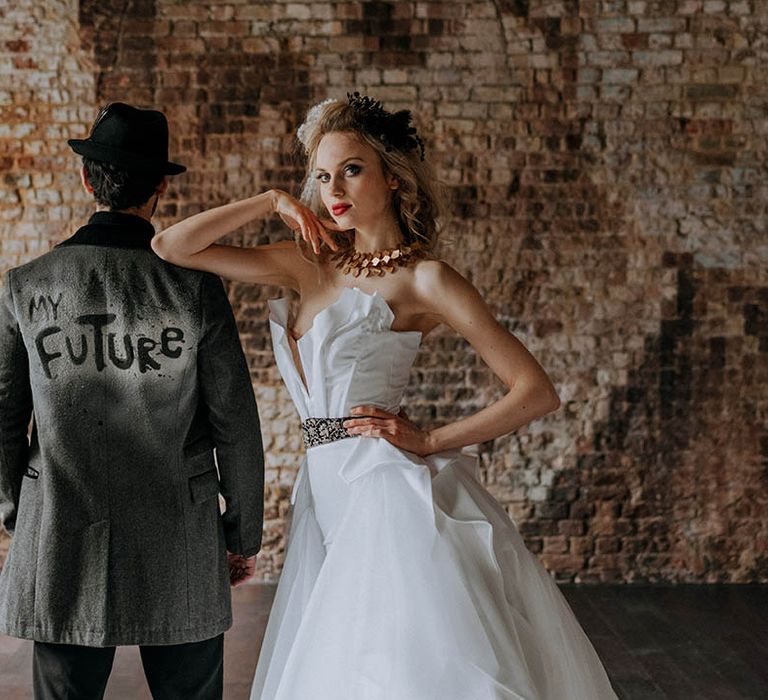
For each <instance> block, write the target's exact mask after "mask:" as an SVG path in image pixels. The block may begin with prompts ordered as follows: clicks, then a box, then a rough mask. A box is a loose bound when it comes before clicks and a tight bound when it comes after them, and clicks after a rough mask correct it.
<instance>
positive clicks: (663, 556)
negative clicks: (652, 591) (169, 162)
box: [0, 0, 768, 582]
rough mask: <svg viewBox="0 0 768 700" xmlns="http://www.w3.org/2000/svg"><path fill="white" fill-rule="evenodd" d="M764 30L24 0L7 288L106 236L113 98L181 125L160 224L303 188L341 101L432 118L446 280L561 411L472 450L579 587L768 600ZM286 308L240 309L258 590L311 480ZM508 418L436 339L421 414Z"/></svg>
mask: <svg viewBox="0 0 768 700" xmlns="http://www.w3.org/2000/svg"><path fill="white" fill-rule="evenodd" d="M767 31H768V3H763V2H759V1H758V0H738V1H736V0H657V1H651V0H647V1H646V0H626V1H625V0H614V1H608V0H605V1H598V0H580V1H579V2H576V1H575V0H571V1H569V0H563V1H562V2H544V1H543V0H496V1H495V2H488V1H480V0H477V1H475V2H473V1H466V2H458V1H457V2H339V3H330V2H295V3H291V2H288V3H284V2H259V3H253V2H251V3H247V2H235V1H234V0H232V1H230V2H226V1H225V2H221V3H218V2H216V3H214V2H170V1H168V0H140V1H136V2H124V1H120V2H117V1H116V0H112V1H111V2H104V1H103V0H101V1H100V2H95V0H82V1H81V2H80V3H76V2H74V0H72V1H60V2H51V1H50V0H49V1H48V2H45V3H33V2H31V1H28V0H23V1H19V0H16V1H15V2H14V3H13V9H9V8H5V6H3V7H2V8H0V37H2V38H1V39H0V109H2V114H3V120H2V123H0V163H2V166H3V170H4V188H3V190H2V195H0V226H2V229H0V233H1V235H0V244H1V245H2V265H3V268H5V269H7V268H8V267H10V266H12V265H16V264H19V263H21V262H23V261H24V260H27V259H30V258H32V257H35V256H36V255H38V254H40V253H41V252H42V251H43V250H45V249H47V247H48V246H49V245H50V244H51V243H53V242H56V241H57V240H59V239H60V238H63V237H64V236H65V235H68V233H69V232H71V230H72V228H73V227H74V226H75V225H76V223H77V222H79V221H81V220H82V219H83V218H84V217H85V216H86V214H87V212H88V201H87V199H86V198H85V197H84V195H83V194H82V193H81V192H80V191H79V189H78V188H79V185H78V180H77V175H76V166H77V159H76V157H75V156H74V155H71V154H70V152H69V150H68V148H67V147H66V144H65V140H66V138H68V137H70V136H73V135H80V134H83V133H85V132H86V131H87V127H88V125H89V123H90V121H91V119H92V117H93V115H94V114H95V110H96V108H97V107H98V106H99V105H100V104H101V103H103V102H105V101H107V100H111V99H121V100H125V101H128V102H134V103H136V104H139V105H142V106H150V105H152V106H158V107H160V108H162V109H164V110H165V111H166V113H167V114H168V116H169V118H170V121H171V126H172V130H173V140H172V147H171V150H172V154H173V156H174V157H175V158H177V159H178V160H180V161H181V162H183V163H185V164H187V165H189V166H190V169H189V171H188V172H187V173H185V174H184V175H182V176H180V177H178V178H176V179H174V180H173V183H172V187H171V189H170V191H169V195H168V197H167V199H166V201H165V203H164V204H163V206H162V208H161V210H160V219H159V221H158V225H159V226H160V227H162V226H163V225H166V224H167V223H169V222H171V221H174V220H177V219H178V218H179V217H181V216H185V215H188V214H190V213H194V212H196V211H199V210H200V209H201V208H204V207H210V206H214V205H217V204H220V203H224V202H227V201H230V200H233V199H237V198H240V197H244V196H247V195H250V194H253V193H256V192H259V191H261V190H263V189H265V188H268V187H275V186H277V187H282V188H284V189H289V190H292V191H296V189H297V183H298V180H299V178H300V175H301V168H300V162H299V160H298V159H297V158H296V156H295V154H294V151H293V144H292V135H293V133H294V131H295V128H296V126H297V125H298V123H299V122H300V120H301V118H302V115H303V113H304V112H305V110H306V108H307V107H308V106H310V105H311V104H313V103H314V102H316V101H318V100H320V99H323V98H325V97H327V96H329V95H332V96H343V95H344V93H345V92H346V91H347V90H348V89H352V88H358V89H361V90H363V91H366V92H368V93H369V94H371V95H373V96H374V97H375V98H377V99H381V100H383V101H384V102H385V104H386V106H387V107H390V108H393V109H394V108H402V107H405V108H411V109H413V110H414V111H415V113H416V114H417V116H418V117H419V119H420V122H421V125H422V128H421V131H422V133H423V135H424V136H425V138H426V141H427V144H428V147H429V152H430V154H431V156H432V157H433V158H434V159H435V161H436V163H437V166H438V170H439V173H440V175H441V177H442V178H443V179H444V181H445V182H446V183H447V184H448V185H449V189H450V193H451V197H452V201H453V211H452V218H451V220H450V222H449V226H448V234H447V236H446V238H448V239H450V241H449V243H450V245H446V246H445V248H444V256H445V258H446V259H447V260H448V261H449V262H451V263H452V264H453V265H454V266H456V267H457V268H458V269H459V270H460V271H461V272H463V273H464V274H465V275H467V276H468V277H469V278H470V279H471V280H472V281H473V283H474V284H475V285H476V286H477V287H478V288H479V289H480V291H481V292H482V294H483V295H484V297H485V298H486V299H487V300H488V302H489V304H490V305H491V307H492V309H493V311H494V312H495V313H496V314H497V316H498V318H499V319H500V320H501V321H502V323H504V324H505V325H506V326H507V327H508V328H509V329H510V330H511V331H513V332H514V333H516V334H517V335H518V337H519V338H520V339H521V340H522V341H523V342H524V343H525V344H526V346H527V347H528V348H529V349H530V350H531V352H533V353H534V355H535V356H536V357H537V359H539V361H540V362H541V363H542V365H543V366H544V367H545V368H546V369H547V371H548V372H549V373H550V374H551V376H552V378H553V380H554V381H555V384H556V386H557V388H558V390H559V393H560V396H561V398H562V399H563V407H562V408H561V410H560V411H558V412H556V413H555V414H552V415H550V416H548V417H546V418H544V419H542V420H539V421H535V422H534V423H533V424H531V425H530V426H528V427H527V428H524V429H521V430H519V431H517V432H516V433H515V434H514V435H510V436H507V437H504V438H500V439H498V440H495V441H492V442H490V443H487V444H484V445H481V446H480V455H481V460H482V473H483V479H484V481H485V483H486V484H487V485H488V488H489V489H490V490H491V491H492V493H493V494H494V495H495V496H496V497H497V498H499V500H500V501H501V502H502V503H503V504H504V505H505V507H506V508H507V510H508V511H509V513H510V514H511V515H512V517H514V518H515V520H516V521H517V523H518V525H519V527H520V529H521V532H522V533H523V535H524V536H525V538H526V541H527V543H528V545H529V546H530V548H531V549H532V550H533V551H535V552H537V553H538V554H539V555H540V556H541V558H542V560H543V561H544V563H545V564H546V565H547V567H548V568H549V569H550V570H551V571H553V573H555V574H556V575H557V577H558V579H561V580H569V579H570V580H580V581H614V580H625V581H638V580H647V581H659V580H669V581H739V582H746V581H766V580H768V557H767V556H766V551H767V547H766V545H767V544H768V524H767V523H768V517H766V516H768V496H767V495H766V494H767V493H768V491H766V486H768V471H767V470H768V434H767V433H766V429H765V425H766V415H767V414H766V409H767V402H766V398H765V397H766V396H768V362H767V358H768V267H767V266H766V261H767V260H768V243H767V242H766V241H767V239H766V231H765V221H766V205H765V202H766V200H767V198H766V194H767V193H768V191H767V189H766V170H765V162H766V145H765V144H766V135H768V126H767V125H766V120H765V117H764V114H765V106H766V96H767V92H768V88H766V85H768V80H767V79H768V70H766V66H768V55H766V54H768V50H767V43H766V36H767V35H768V34H767ZM285 235H286V234H285V231H284V229H283V227H282V226H281V225H279V224H278V223H277V222H270V223H268V224H264V225H262V224H258V225H257V224H254V225H252V226H248V227H246V228H244V229H243V230H242V231H241V232H238V233H237V234H236V235H233V236H232V239H231V240H232V242H235V243H244V244H256V243H262V242H266V241H269V240H278V239H281V238H284V237H285ZM281 291H282V290H279V289H277V288H256V287H252V286H247V285H239V284H233V285H230V296H231V299H232V301H233V305H234V307H235V311H236V314H237V316H238V320H239V324H240V330H241V337H242V340H243V343H244V345H245V347H246V350H247V354H248V358H249V362H250V366H251V368H252V372H253V379H254V386H255V389H256V392H257V398H258V400H259V406H260V413H261V416H262V420H263V428H264V435H265V446H266V450H267V459H268V468H269V471H268V474H267V478H268V482H269V489H268V493H267V509H266V513H267V523H266V533H265V548H264V551H263V553H262V555H261V570H260V573H261V576H262V577H263V578H264V579H265V580H274V579H275V577H276V576H277V575H278V573H279V570H280V566H281V563H282V555H283V546H284V540H283V517H284V515H285V512H286V505H287V496H288V493H289V490H290V486H291V484H292V482H293V478H294V476H295V472H296V468H297V466H298V463H299V460H300V456H301V448H300V442H301V441H300V434H299V431H298V420H297V417H296V415H295V413H294V410H293V408H292V406H291V405H290V404H289V401H288V397H287V394H286V392H285V391H284V389H283V388H282V386H281V385H280V383H279V379H278V375H277V372H276V369H275V367H274V361H273V357H272V351H271V348H270V345H269V339H268V324H267V321H266V308H265V304H264V300H265V299H267V298H269V297H274V296H277V295H279V294H280V293H281ZM502 393H503V386H502V385H501V383H500V382H499V381H498V380H497V379H495V377H494V376H493V375H492V374H491V373H490V372H489V370H488V369H487V368H486V367H485V366H484V365H483V364H482V363H481V362H480V361H479V359H478V358H477V356H476V354H475V353H474V351H473V350H472V348H471V347H469V346H468V345H467V343H466V342H465V341H463V340H462V339H460V338H457V337H456V336H454V335H453V334H452V333H449V332H447V331H439V332H438V333H436V334H435V335H434V337H429V338H427V340H426V341H425V344H424V347H423V351H422V352H421V354H420V355H419V358H418V360H417V363H416V366H415V368H414V371H413V376H412V387H411V389H410V390H409V394H408V409H409V413H411V414H412V415H413V416H414V417H415V418H416V419H417V420H419V421H421V422H423V423H425V424H428V423H430V422H435V423H437V424H443V423H445V422H446V421H450V420H452V419H455V418H458V417H460V416H462V415H466V414H467V413H470V412H472V411H475V410H477V409H479V408H481V407H482V406H484V405H486V404H487V403H488V402H489V401H491V400H493V399H495V398H498V397H499V396H501V395H502Z"/></svg>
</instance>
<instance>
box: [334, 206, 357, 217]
mask: <svg viewBox="0 0 768 700" xmlns="http://www.w3.org/2000/svg"><path fill="white" fill-rule="evenodd" d="M351 206H352V205H351V204H334V205H333V206H332V207H331V211H332V212H333V215H334V216H340V215H341V214H343V213H344V212H345V211H347V209H349V208H350V207H351Z"/></svg>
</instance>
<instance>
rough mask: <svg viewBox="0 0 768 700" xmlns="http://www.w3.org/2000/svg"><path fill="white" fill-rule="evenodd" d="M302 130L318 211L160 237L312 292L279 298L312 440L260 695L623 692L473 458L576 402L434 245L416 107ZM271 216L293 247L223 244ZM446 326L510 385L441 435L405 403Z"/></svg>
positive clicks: (330, 115) (285, 359) (232, 215)
mask: <svg viewBox="0 0 768 700" xmlns="http://www.w3.org/2000/svg"><path fill="white" fill-rule="evenodd" d="M298 137H299V140H300V141H301V144H302V145H303V147H304V150H305V152H306V154H307V157H308V168H307V177H306V180H305V185H304V191H303V194H302V201H301V202H300V201H297V200H296V199H294V198H293V197H291V196H290V195H289V194H287V193H285V192H282V191H279V190H270V191H268V192H265V193H263V194H259V195H256V196H254V197H250V198H248V199H244V200H241V201H237V202H233V203H231V204H227V205H224V206H220V207H217V208H214V209H211V210H209V211H205V212H202V213H200V214H197V215H195V216H192V217H190V218H188V219H185V220H183V221H180V222H179V223H177V224H174V225H173V226H171V227H169V228H168V229H166V230H164V231H162V232H161V233H159V234H158V235H156V236H155V238H154V240H153V243H152V247H153V249H154V250H155V252H156V253H157V254H158V255H160V256H161V257H162V258H164V259H166V260H168V261H170V262H172V263H175V264H178V265H183V266H186V267H191V268H196V269H200V270H207V271H209V272H213V273H216V274H219V275H222V276H224V277H227V278H229V279H233V280H239V281H242V282H253V283H257V284H271V285H280V286H284V287H290V288H291V289H293V290H295V291H296V292H297V293H298V297H299V299H298V308H297V309H296V312H295V314H293V313H291V310H290V306H289V300H288V299H287V298H285V297H283V298H280V299H272V300H270V301H269V302H268V304H269V309H270V317H269V323H270V331H271V334H272V344H273V348H274V352H275V358H276V362H277V366H278V368H279V370H280V373H281V375H282V377H283V380H284V382H285V384H286V387H287V390H288V392H289V394H290V396H291V398H292V400H293V402H294V404H295V405H296V409H297V411H298V413H299V416H300V418H301V421H302V423H301V427H302V430H303V435H304V443H305V446H306V448H307V450H306V456H305V458H304V460H303V461H302V463H301V466H300V468H299V471H298V474H297V477H296V481H295V483H294V486H293V491H292V493H291V504H292V510H291V520H290V523H289V528H288V545H287V551H286V557H285V562H284V566H283V570H282V574H281V577H280V582H279V585H278V588H277V591H276V594H275V600H274V603H273V606H272V611H271V613H270V617H269V620H268V623H267V628H266V631H265V636H264V640H263V643H262V646H261V652H260V656H259V660H258V664H257V667H256V674H255V678H254V681H253V687H252V690H251V699H252V700H257V699H259V700H306V699H308V698H312V699H314V700H492V699H493V700H513V699H514V700H522V699H525V700H534V699H536V700H539V699H541V700H566V699H573V700H602V699H607V698H616V695H615V693H614V692H613V689H612V688H611V684H610V682H609V680H608V677H607V674H606V672H605V670H604V668H603V666H602V664H601V662H600V659H599V658H598V656H597V654H596V652H595V650H594V648H593V646H592V644H591V643H590V641H589V639H588V638H587V637H586V635H585V633H584V631H583V630H582V628H581V627H580V625H579V623H578V621H577V620H576V618H575V616H574V614H573V612H572V611H571V609H570V607H569V606H568V604H567V602H566V600H565V598H564V597H563V595H562V593H561V592H560V590H559V589H558V588H557V585H556V584H555V582H554V580H553V579H552V577H551V576H550V575H549V574H548V573H547V571H546V569H545V568H544V567H543V566H542V564H541V563H540V562H539V561H538V559H537V558H536V557H535V556H534V555H533V554H532V553H531V552H530V551H529V550H528V549H527V548H526V547H525V544H524V542H523V540H522V538H521V536H520V534H519V532H518V530H517V528H516V526H515V523H514V522H513V521H512V520H510V519H509V517H508V516H507V514H506V512H505V511H504V509H503V507H502V506H501V505H500V504H499V503H498V502H497V501H496V500H494V499H493V497H492V496H491V495H490V494H489V493H488V491H486V490H485V489H484V488H483V486H482V485H481V484H480V483H479V481H478V475H477V461H476V458H473V457H470V456H469V455H467V454H464V453H463V452H462V451H461V448H462V447H464V446H468V445H472V444H476V443H480V442H484V441H486V440H491V439H493V438H496V437H499V436H501V435H504V434H506V433H509V432H511V431H514V430H517V429H518V428H520V427H522V426H524V425H527V424H528V423H530V422H531V421H533V420H535V419H537V418H539V417H541V416H544V415H546V414H548V413H550V412H552V411H554V410H556V409H557V408H558V406H559V405H560V401H559V399H558V396H557V393H556V391H555V388H554V386H553V385H552V382H551V381H550V379H549V377H548V376H547V374H546V372H545V371H544V370H543V369H542V367H541V366H540V365H539V363H538V362H537V361H536V360H535V359H534V357H533V356H532V355H531V354H530V353H529V352H528V351H527V350H526V348H525V347H524V346H523V344H522V343H521V342H520V341H519V340H518V339H517V338H515V337H514V335H512V334H511V333H509V332H508V331H507V330H506V329H505V328H504V327H503V326H501V325H500V324H499V323H498V322H497V321H496V319H495V318H494V316H493V315H492V313H491V311H490V309H489V308H488V306H487V305H486V303H485V302H484V301H483V299H482V297H481V296H480V294H479V293H478V291H477V290H476V289H475V288H474V287H473V286H472V284H470V283H469V282H468V281H467V280H466V279H465V278H464V277H463V276H462V275H461V274H459V273H458V272H457V271H456V270H455V269H453V268H452V267H451V266H450V265H448V264H447V263H445V262H443V261H441V260H439V259H437V258H436V257H435V255H434V249H435V243H436V239H437V235H438V223H437V222H438V216H439V211H438V198H437V196H436V192H435V185H434V182H435V181H434V178H433V176H432V171H431V168H430V166H429V163H428V162H427V161H426V160H425V155H424V145H423V142H422V140H421V139H420V138H419V136H418V134H417V132H416V129H415V128H414V127H412V126H411V115H410V112H408V111H405V110H403V111H400V112H396V113H391V112H388V111H386V110H385V109H384V108H383V107H382V106H381V104H380V103H379V102H376V101H374V100H372V99H371V98H369V97H365V96H361V95H359V93H354V94H353V95H348V98H347V100H335V99H331V100H326V101H324V102H322V103H320V104H318V105H316V106H315V107H313V108H312V109H311V110H310V111H309V113H308V114H307V118H306V121H305V122H304V123H303V124H302V126H301V127H300V128H299V131H298ZM273 214H277V215H279V216H280V217H281V218H282V219H283V221H285V222H286V223H287V224H288V225H289V226H290V227H291V228H292V229H293V230H294V231H295V233H296V242H293V241H286V242H280V243H272V244H269V245H262V246H257V247H254V248H240V247H233V246H226V245H220V244H217V243H216V241H217V240H218V239H219V238H221V237H222V236H224V235H226V234H228V233H230V232H231V231H233V230H235V229H237V228H238V227H240V226H243V225H244V224H246V223H248V222H250V221H251V220H253V219H259V218H265V217H268V216H270V215H273ZM440 324H445V325H447V326H450V327H451V328H452V329H453V330H454V331H456V332H457V333H459V334H460V335H462V336H463V337H464V338H466V340H467V341H468V342H469V343H470V344H471V345H472V347H473V348H474V349H475V350H476V352H477V353H478V355H479V356H480V357H481V358H482V359H483V360H484V361H485V362H486V363H487V365H488V366H489V367H490V368H491V370H493V372H495V374H496V375H497V376H498V377H499V378H500V379H501V380H502V381H503V382H504V383H505V384H506V386H507V388H508V391H507V392H506V394H505V395H504V396H502V397H501V398H500V399H499V400H497V401H495V402H494V403H492V404H490V405H489V406H487V407H485V408H483V409H482V410H480V411H478V412H477V413H475V414H473V415H469V416H467V417H465V418H462V419H461V420H457V421H455V422H453V423H450V424H448V425H442V426H439V427H435V428H432V429H429V430H427V429H424V428H421V427H420V426H419V425H417V424H416V423H414V422H413V421H411V420H410V419H409V418H408V417H407V415H406V414H405V413H404V411H403V410H402V409H401V408H400V401H401V399H402V396H403V392H404V390H405V388H406V386H407V382H408V376H409V373H410V369H411V366H412V364H413V362H414V360H415V357H416V354H417V352H418V350H419V347H420V345H421V343H422V342H423V340H424V338H425V337H426V336H427V335H429V333H430V332H431V331H432V330H433V329H434V328H435V327H437V326H438V325H440ZM224 389H225V388H224ZM253 566H254V563H253V559H252V560H248V561H246V562H245V568H246V569H247V570H249V571H252V570H253Z"/></svg>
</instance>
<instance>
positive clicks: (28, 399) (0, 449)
mask: <svg viewBox="0 0 768 700" xmlns="http://www.w3.org/2000/svg"><path fill="white" fill-rule="evenodd" d="M12 272H13V270H10V271H9V272H8V273H7V274H6V276H5V283H4V285H3V289H2V291H0V522H2V524H3V526H4V527H5V529H6V530H7V531H8V532H9V534H11V535H12V534H13V531H14V529H15V526H16V511H17V509H18V505H19V493H20V492H21V480H22V478H23V477H24V472H25V470H26V468H27V464H28V462H27V460H28V457H29V441H28V439H27V429H28V428H29V421H30V419H31V417H32V388H31V387H30V384H29V361H28V358H27V349H26V347H25V345H24V342H23V339H22V337H21V331H20V329H19V323H18V320H17V316H16V310H15V308H14V303H13V288H12V281H11V273H12Z"/></svg>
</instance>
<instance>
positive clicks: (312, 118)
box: [296, 97, 341, 151]
mask: <svg viewBox="0 0 768 700" xmlns="http://www.w3.org/2000/svg"><path fill="white" fill-rule="evenodd" d="M332 102H341V100H339V99H336V98H335V97H329V98H328V99H326V100H323V101H322V102H318V103H317V104H316V105H314V106H313V107H311V108H310V110H309V111H308V112H307V116H306V118H305V119H304V122H303V123H302V124H301V126H300V127H299V128H298V129H296V137H297V138H298V139H299V141H300V142H301V145H302V146H304V150H305V151H306V150H307V145H308V144H307V131H308V130H309V127H310V126H312V125H313V124H314V123H315V122H316V121H317V120H318V119H320V115H321V114H322V112H323V107H325V105H329V104H331V103H332Z"/></svg>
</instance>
